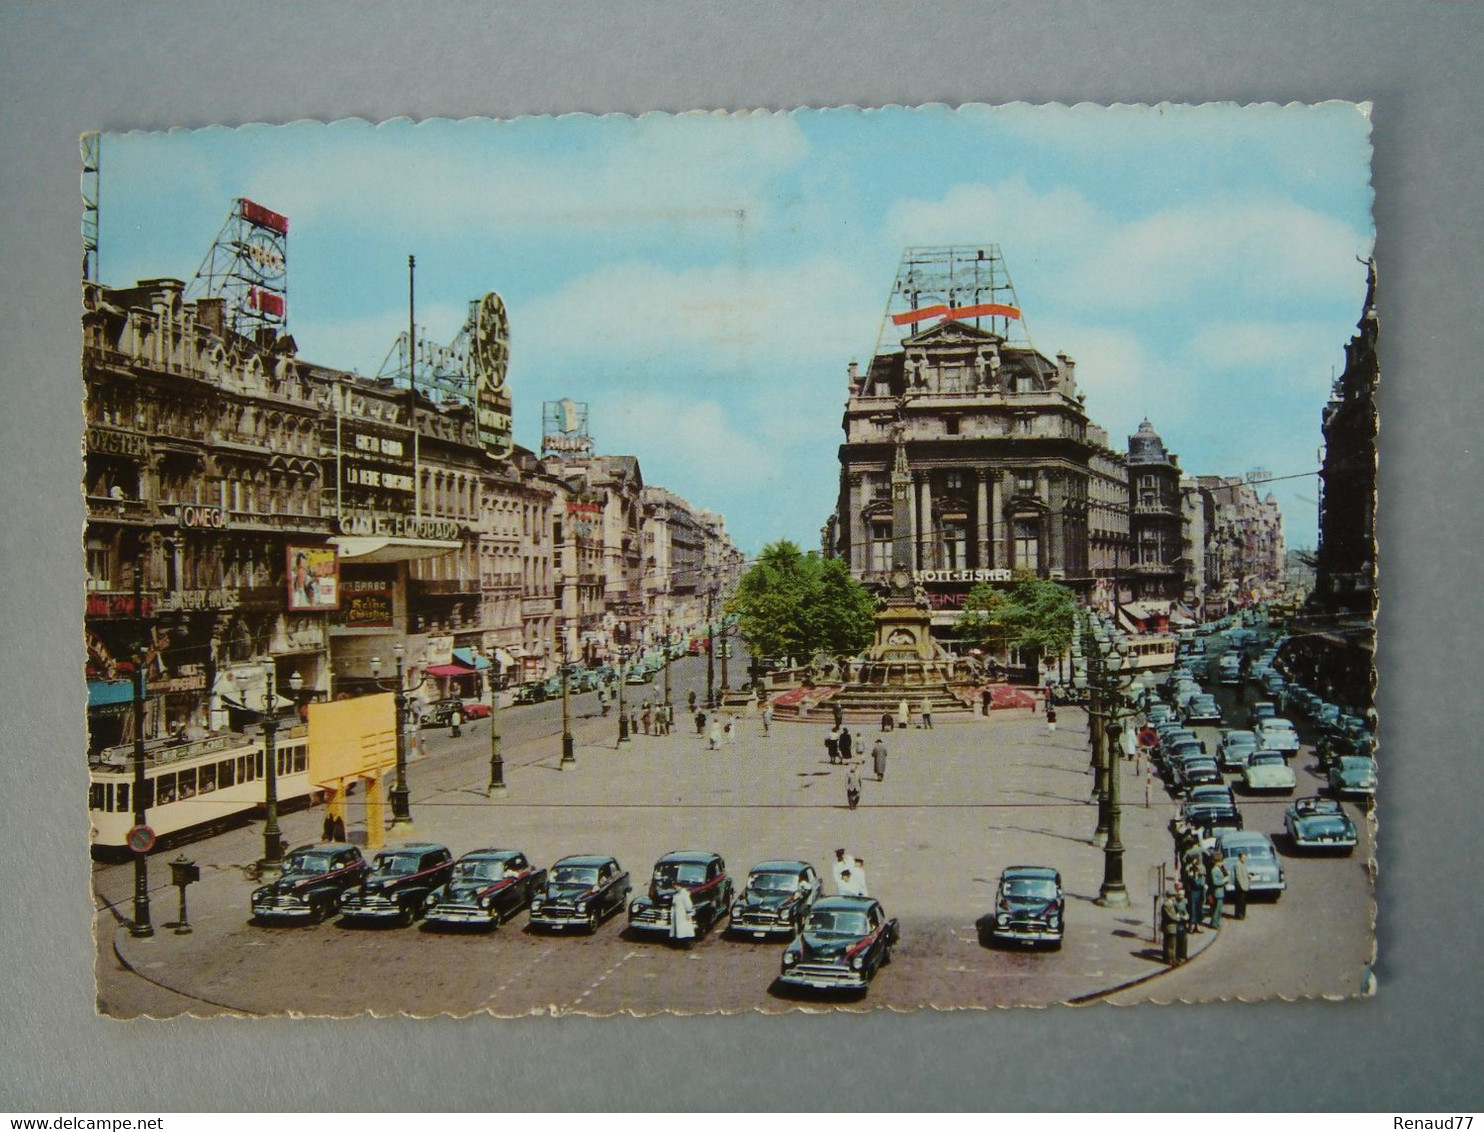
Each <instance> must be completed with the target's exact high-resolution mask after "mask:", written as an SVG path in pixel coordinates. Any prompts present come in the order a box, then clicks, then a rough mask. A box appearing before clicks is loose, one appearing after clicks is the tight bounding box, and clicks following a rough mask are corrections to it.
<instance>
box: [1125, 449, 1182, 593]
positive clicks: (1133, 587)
mask: <svg viewBox="0 0 1484 1132" xmlns="http://www.w3.org/2000/svg"><path fill="white" fill-rule="evenodd" d="M1180 476H1181V472H1180V459H1179V457H1178V456H1176V455H1174V454H1173V453H1171V452H1169V451H1167V450H1166V449H1165V445H1164V441H1162V440H1161V439H1160V438H1159V433H1157V432H1155V431H1154V426H1153V425H1152V424H1150V423H1149V422H1148V421H1144V422H1142V423H1141V424H1140V425H1139V429H1138V431H1137V432H1136V433H1134V435H1133V436H1131V437H1129V438H1128V501H1129V538H1130V541H1131V542H1132V544H1133V561H1132V562H1131V563H1130V564H1129V567H1128V576H1129V597H1130V599H1131V600H1134V601H1181V600H1183V598H1184V597H1185V576H1186V572H1187V571H1186V569H1185V563H1186V546H1185V540H1184V536H1183V532H1182V529H1181V527H1182V518H1181V502H1180Z"/></svg>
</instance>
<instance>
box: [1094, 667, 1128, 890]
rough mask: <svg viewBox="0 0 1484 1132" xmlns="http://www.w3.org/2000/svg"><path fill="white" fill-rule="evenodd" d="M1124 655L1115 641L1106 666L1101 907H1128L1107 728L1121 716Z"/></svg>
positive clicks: (1119, 771) (1119, 791)
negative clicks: (1105, 835) (1108, 699)
mask: <svg viewBox="0 0 1484 1132" xmlns="http://www.w3.org/2000/svg"><path fill="white" fill-rule="evenodd" d="M1126 662H1127V658H1126V657H1125V655H1124V652H1123V650H1122V649H1121V648H1119V647H1118V646H1117V645H1114V646H1113V656H1112V658H1111V659H1110V660H1109V664H1108V667H1109V669H1110V674H1111V678H1112V679H1111V683H1112V685H1113V687H1112V689H1111V691H1112V702H1111V704H1110V707H1111V711H1110V713H1109V714H1110V716H1111V719H1110V721H1109V724H1108V726H1107V727H1106V728H1104V734H1103V747H1104V749H1105V750H1106V751H1107V759H1108V842H1107V844H1106V845H1105V846H1104V847H1103V886H1102V888H1101V889H1100V890H1099V891H1098V903H1099V904H1101V905H1102V906H1103V907H1105V908H1126V907H1128V889H1127V888H1126V887H1125V886H1124V883H1123V808H1122V805H1121V803H1122V800H1123V799H1122V795H1123V786H1122V783H1123V768H1122V767H1121V766H1120V765H1119V759H1118V752H1117V749H1116V746H1115V744H1114V742H1113V741H1112V739H1111V737H1110V736H1109V734H1108V733H1109V732H1110V731H1112V730H1114V729H1115V728H1116V727H1117V726H1118V721H1119V720H1120V719H1122V717H1123V706H1124V689H1125V688H1126V687H1127V686H1128V680H1129V676H1130V675H1131V674H1128V673H1125V672H1124V671H1123V667H1124V664H1125V663H1126Z"/></svg>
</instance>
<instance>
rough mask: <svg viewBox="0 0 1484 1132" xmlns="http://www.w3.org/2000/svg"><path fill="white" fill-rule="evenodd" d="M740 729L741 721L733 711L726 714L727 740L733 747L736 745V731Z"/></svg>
mask: <svg viewBox="0 0 1484 1132" xmlns="http://www.w3.org/2000/svg"><path fill="white" fill-rule="evenodd" d="M741 730H742V721H741V720H740V719H738V718H737V715H736V713H735V712H733V713H732V714H731V715H729V716H727V742H728V743H729V744H730V745H732V746H733V747H735V746H736V745H737V732H739V731H741Z"/></svg>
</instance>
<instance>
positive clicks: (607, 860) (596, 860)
mask: <svg viewBox="0 0 1484 1132" xmlns="http://www.w3.org/2000/svg"><path fill="white" fill-rule="evenodd" d="M608 864H617V862H616V861H614V859H613V858H612V857H600V856H598V855H596V854H593V853H585V854H578V855H577V856H575V857H563V858H562V859H561V860H560V861H558V862H557V863H556V865H553V866H552V867H553V868H556V867H557V866H558V865H571V866H573V867H575V868H599V867H601V866H603V865H608Z"/></svg>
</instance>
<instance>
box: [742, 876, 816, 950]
mask: <svg viewBox="0 0 1484 1132" xmlns="http://www.w3.org/2000/svg"><path fill="white" fill-rule="evenodd" d="M821 888H822V885H821V883H820V879H819V874H818V873H816V872H815V871H814V866H813V865H811V864H809V863H808V862H806V861H760V862H759V863H758V864H756V865H753V866H752V869H751V871H750V872H749V873H748V874H747V884H746V885H745V886H744V887H743V889H742V894H741V895H740V896H738V897H737V900H736V902H735V903H733V905H732V918H731V921H730V923H729V924H728V925H727V927H728V928H729V930H731V931H732V932H733V933H736V934H739V935H749V934H750V935H751V936H753V938H755V939H763V938H764V937H766V936H770V935H787V936H791V935H794V934H795V933H796V932H797V931H798V929H799V926H800V925H801V924H803V923H804V922H805V921H806V920H807V919H808V918H809V910H810V909H811V908H813V907H814V902H815V901H816V900H818V899H819V896H820V891H821Z"/></svg>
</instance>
